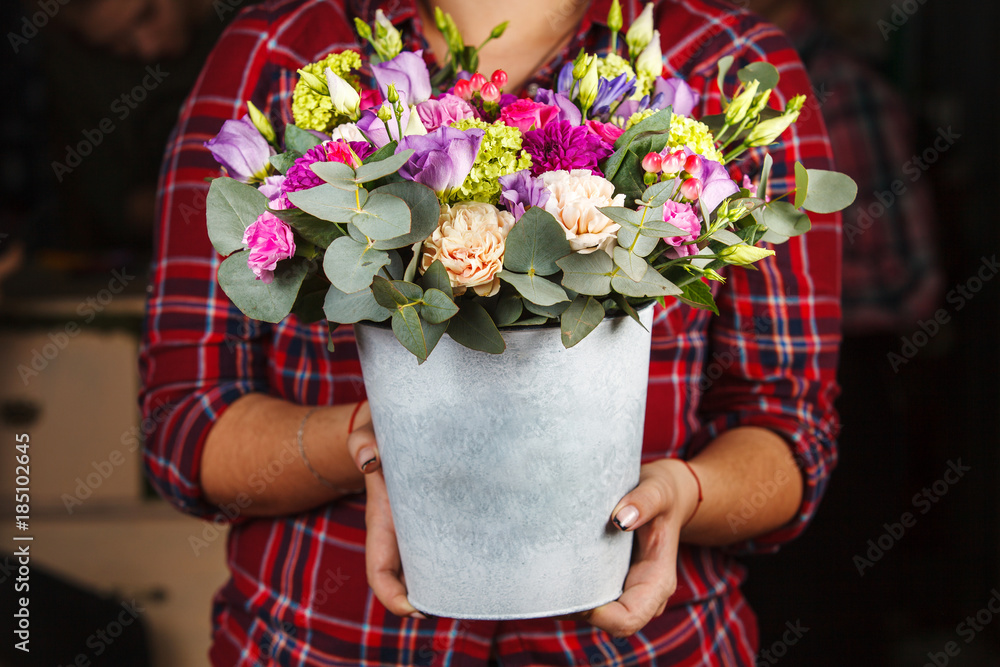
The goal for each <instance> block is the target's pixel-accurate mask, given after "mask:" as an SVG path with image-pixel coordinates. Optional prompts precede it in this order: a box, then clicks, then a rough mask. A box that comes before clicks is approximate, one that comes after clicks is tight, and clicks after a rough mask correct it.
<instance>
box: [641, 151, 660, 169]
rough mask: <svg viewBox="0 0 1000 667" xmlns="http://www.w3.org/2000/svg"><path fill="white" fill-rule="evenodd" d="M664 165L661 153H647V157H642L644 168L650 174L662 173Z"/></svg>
mask: <svg viewBox="0 0 1000 667" xmlns="http://www.w3.org/2000/svg"><path fill="white" fill-rule="evenodd" d="M662 166H663V156H662V155H660V154H659V153H646V157H644V158H642V168H643V170H645V171H647V172H649V173H650V174H658V173H660V169H661V168H662Z"/></svg>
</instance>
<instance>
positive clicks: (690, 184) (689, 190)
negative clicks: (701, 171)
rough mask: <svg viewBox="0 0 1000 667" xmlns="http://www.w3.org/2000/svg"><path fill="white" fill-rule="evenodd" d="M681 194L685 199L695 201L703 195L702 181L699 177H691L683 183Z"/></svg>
mask: <svg viewBox="0 0 1000 667" xmlns="http://www.w3.org/2000/svg"><path fill="white" fill-rule="evenodd" d="M681 195H683V197H684V199H687V200H690V201H694V200H695V199H697V198H698V197H700V196H701V181H699V180H698V179H697V178H689V179H687V180H686V181H684V182H683V183H681Z"/></svg>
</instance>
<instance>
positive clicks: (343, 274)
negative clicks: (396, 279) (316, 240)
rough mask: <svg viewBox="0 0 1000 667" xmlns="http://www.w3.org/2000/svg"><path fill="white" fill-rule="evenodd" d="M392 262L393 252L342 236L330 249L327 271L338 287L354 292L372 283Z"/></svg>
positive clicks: (326, 264)
mask: <svg viewBox="0 0 1000 667" xmlns="http://www.w3.org/2000/svg"><path fill="white" fill-rule="evenodd" d="M389 262H390V258H389V253H387V252H384V251H382V250H375V249H374V248H369V247H368V246H366V245H365V244H364V243H358V242H357V241H355V240H354V239H352V238H351V237H349V236H341V237H340V238H339V239H335V240H334V241H333V243H331V244H330V247H329V248H327V249H326V256H325V257H323V271H324V272H325V273H326V277H327V278H329V279H330V282H331V283H333V285H334V287H336V288H337V289H339V290H340V291H342V292H346V293H348V294H351V293H352V292H357V291H358V290H362V289H366V288H367V287H368V286H369V285H371V284H372V278H374V277H375V274H376V273H378V272H379V269H381V268H382V267H383V266H386V265H387V264H389Z"/></svg>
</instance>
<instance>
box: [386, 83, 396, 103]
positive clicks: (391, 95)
mask: <svg viewBox="0 0 1000 667" xmlns="http://www.w3.org/2000/svg"><path fill="white" fill-rule="evenodd" d="M385 99H387V100H388V101H389V103H390V104H395V103H396V102H398V101H399V93H398V92H397V91H396V84H394V83H390V84H389V89H388V90H386V91H385Z"/></svg>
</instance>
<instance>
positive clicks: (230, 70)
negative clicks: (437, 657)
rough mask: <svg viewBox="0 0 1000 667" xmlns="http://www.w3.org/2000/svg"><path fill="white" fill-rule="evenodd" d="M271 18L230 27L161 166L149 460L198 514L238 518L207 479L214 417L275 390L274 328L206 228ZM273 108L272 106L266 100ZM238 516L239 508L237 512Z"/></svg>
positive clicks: (160, 481)
mask: <svg viewBox="0 0 1000 667" xmlns="http://www.w3.org/2000/svg"><path fill="white" fill-rule="evenodd" d="M268 25H269V21H268V20H267V17H266V16H265V15H264V14H263V12H262V11H259V10H256V9H254V8H251V9H250V10H248V11H245V12H244V13H243V14H242V15H241V16H240V17H239V18H237V19H236V20H235V21H234V22H233V23H232V24H231V25H230V26H229V27H228V28H227V29H226V31H225V32H224V33H223V35H222V36H221V38H220V40H219V42H218V44H217V45H216V47H215V49H214V50H213V52H212V54H211V55H210V56H209V59H208V61H207V63H206V65H205V67H204V69H203V70H202V74H201V76H200V77H199V79H198V81H197V82H196V83H195V86H194V88H193V90H192V92H191V94H190V96H189V98H188V99H187V101H186V103H185V104H184V106H183V108H182V109H181V113H180V117H179V119H178V123H177V127H176V129H175V130H174V133H173V135H172V136H171V139H170V142H169V143H168V146H167V152H166V156H165V160H164V164H163V169H162V173H161V180H160V189H159V203H158V222H157V231H156V239H155V250H154V257H153V266H152V274H151V275H152V278H151V283H152V284H151V285H150V288H149V298H148V302H147V308H146V319H145V325H144V331H143V344H142V348H141V351H140V358H139V365H140V375H141V385H142V388H141V393H140V397H139V400H140V405H141V407H142V410H143V414H144V417H145V418H146V419H145V421H144V423H143V424H144V428H143V431H144V436H145V444H144V461H145V466H146V471H147V475H148V477H149V479H150V481H151V482H152V484H153V486H154V487H155V488H156V490H157V491H158V492H159V493H160V495H162V496H163V497H164V498H166V499H167V500H168V501H169V502H171V503H172V504H173V505H175V506H176V507H177V508H178V509H180V510H182V511H184V512H187V513H189V514H192V515H195V516H198V517H202V518H206V519H224V520H231V519H232V518H233V512H231V511H230V512H228V513H226V512H223V509H224V508H219V507H216V506H213V505H212V504H211V503H209V502H207V501H206V500H205V497H204V493H203V491H202V488H201V483H200V480H199V469H200V465H201V455H202V450H203V448H204V444H205V440H206V438H207V436H208V432H209V430H210V429H211V427H212V424H213V423H214V422H215V420H216V419H218V418H219V416H220V415H221V414H222V413H223V412H224V411H225V410H226V409H227V408H228V407H229V406H230V405H231V404H232V403H233V402H234V401H236V400H237V399H238V398H240V397H241V396H244V395H245V394H247V393H250V392H266V391H267V389H268V382H267V357H268V349H269V342H268V341H269V339H270V336H269V331H270V327H269V325H266V324H262V323H260V322H256V321H253V320H250V319H248V318H247V317H245V316H244V315H243V314H242V313H241V312H240V311H239V310H238V309H237V308H236V307H235V306H233V305H232V303H231V302H230V301H229V299H228V298H227V297H226V295H225V294H224V293H223V292H222V291H221V289H220V288H219V285H218V281H217V280H216V272H217V270H218V267H219V263H220V258H219V257H218V255H217V254H216V252H215V250H214V248H213V247H212V245H211V243H210V241H209V239H208V233H207V230H206V225H205V208H206V207H205V201H206V196H207V194H208V188H209V183H207V182H206V180H205V179H207V178H211V177H216V176H219V175H220V171H219V166H218V164H217V163H216V162H215V160H214V159H213V158H212V155H211V154H210V153H209V152H208V150H207V149H205V148H204V146H203V144H204V142H205V141H208V140H209V139H211V138H212V137H213V136H215V134H217V133H218V131H219V130H220V129H221V127H222V123H223V122H224V121H226V120H229V119H234V118H239V117H242V115H243V114H244V113H245V108H246V107H245V103H246V100H254V101H255V102H258V103H260V101H261V100H260V95H258V94H255V93H257V82H258V81H259V80H260V79H261V69H262V68H263V67H265V66H266V62H267V57H266V55H267V54H266V45H267V39H268V35H267V32H268ZM260 106H261V108H264V106H263V104H260ZM227 514H228V516H227Z"/></svg>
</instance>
